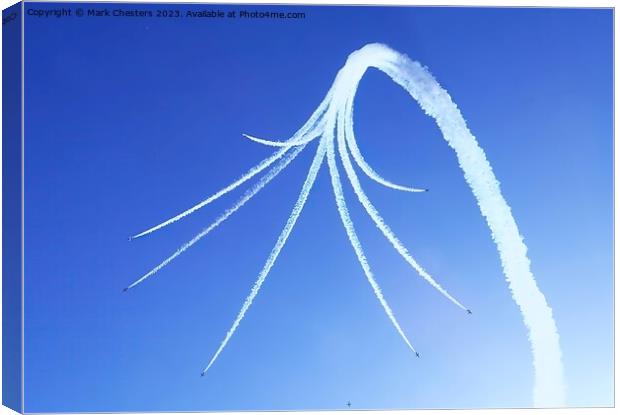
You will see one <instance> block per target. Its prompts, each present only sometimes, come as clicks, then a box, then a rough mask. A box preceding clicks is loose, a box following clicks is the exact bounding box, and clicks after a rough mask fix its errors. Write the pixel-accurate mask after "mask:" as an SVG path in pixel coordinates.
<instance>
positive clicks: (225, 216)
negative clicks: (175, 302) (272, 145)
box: [125, 146, 304, 291]
mask: <svg viewBox="0 0 620 415" xmlns="http://www.w3.org/2000/svg"><path fill="white" fill-rule="evenodd" d="M303 149H304V147H303V146H301V147H297V148H294V149H293V150H291V152H290V153H289V154H287V155H286V156H284V158H282V160H281V161H280V162H279V163H278V164H277V165H276V166H275V167H273V168H272V169H271V170H269V172H267V174H265V175H264V176H263V177H261V179H260V180H259V181H258V182H257V183H256V184H255V185H254V186H253V187H252V188H250V189H249V190H248V191H247V192H246V193H245V194H244V195H243V196H242V197H241V198H240V199H239V200H238V201H237V202H236V203H235V204H234V205H233V206H231V207H230V208H228V209H226V211H224V213H222V214H221V215H220V216H219V217H218V218H217V219H216V220H215V221H213V223H212V224H211V225H209V226H208V227H206V228H205V229H203V230H202V231H201V232H200V233H199V234H197V235H196V236H194V237H193V238H192V239H190V240H189V241H187V242H186V243H184V244H183V245H181V247H179V248H178V249H177V250H176V251H175V252H174V253H173V254H172V255H170V256H169V257H168V258H166V259H164V260H163V261H162V262H160V263H159V264H158V265H157V266H156V267H155V268H153V269H151V270H150V271H149V272H147V273H146V274H144V275H143V276H142V277H140V278H139V279H137V280H136V281H134V282H133V283H131V284H130V285H128V286H127V288H125V291H127V290H129V289H131V288H133V287H135V286H136V285H138V284H140V283H142V282H143V281H144V280H146V279H147V278H149V277H151V276H153V275H155V274H156V273H158V272H159V271H160V270H161V269H162V268H164V267H165V266H166V265H168V264H169V263H170V262H172V261H173V260H174V259H175V258H176V257H178V256H179V255H181V254H182V253H183V252H185V251H186V250H188V249H189V248H190V247H191V246H192V245H194V244H195V243H196V242H198V241H199V240H200V239H202V238H203V237H205V236H207V235H208V234H209V233H210V232H211V231H212V230H214V229H215V228H217V227H218V226H219V225H220V224H221V223H222V222H224V221H225V220H226V219H228V218H229V217H230V216H231V215H232V214H233V213H235V212H236V211H237V210H239V209H241V207H242V206H243V205H245V204H246V202H247V201H249V200H250V199H252V198H253V197H254V196H255V195H256V194H257V193H258V192H260V191H261V190H262V189H263V188H264V187H265V186H267V184H269V182H270V181H271V180H273V179H274V178H275V177H276V176H277V175H278V174H280V172H281V171H282V170H284V169H285V168H286V166H288V165H289V164H290V162H291V161H293V160H294V159H295V157H297V155H298V154H299V153H301V151H302V150H303Z"/></svg>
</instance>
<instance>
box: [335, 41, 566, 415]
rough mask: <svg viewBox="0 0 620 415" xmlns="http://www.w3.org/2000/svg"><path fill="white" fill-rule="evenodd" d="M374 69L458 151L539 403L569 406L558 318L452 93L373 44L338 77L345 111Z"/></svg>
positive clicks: (402, 58)
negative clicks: (513, 309) (519, 322)
mask: <svg viewBox="0 0 620 415" xmlns="http://www.w3.org/2000/svg"><path fill="white" fill-rule="evenodd" d="M369 67H375V68H377V69H379V70H380V71H382V72H384V73H386V74H387V75H388V76H390V78H392V80H394V82H396V83H397V84H398V85H400V86H401V87H403V88H404V89H405V90H406V91H407V92H408V93H409V94H410V95H411V97H412V98H414V99H415V100H416V101H417V102H418V103H419V105H420V106H421V108H422V109H423V110H424V112H426V114H428V115H430V116H431V117H433V118H434V119H435V121H436V123H437V125H438V126H439V129H440V130H441V132H442V135H443V137H444V139H445V140H446V142H447V143H448V145H449V146H450V147H451V148H452V149H453V150H454V151H455V152H456V156H457V159H458V163H459V166H460V167H461V169H462V170H463V173H464V176H465V181H466V182H467V184H468V185H469V187H470V188H471V190H472V192H473V194H474V196H475V197H476V200H477V202H478V206H479V208H480V212H481V213H482V216H484V218H485V219H486V222H487V224H488V226H489V228H490V230H491V236H492V238H493V240H494V242H495V244H496V246H497V249H498V251H499V255H500V259H501V263H502V267H503V270H504V275H505V277H506V280H507V282H508V287H509V289H510V291H511V293H512V297H513V299H514V301H515V302H516V304H517V305H518V306H519V309H520V310H521V314H522V316H523V321H524V323H525V326H526V327H527V329H528V331H529V340H530V345H531V348H532V354H533V364H534V371H535V382H534V404H535V405H536V406H540V407H550V406H562V405H564V399H565V396H564V394H565V390H564V375H563V365H562V353H561V350H560V342H559V335H558V331H557V327H556V324H555V320H554V319H553V313H552V310H551V308H550V307H549V305H548V304H547V301H546V300H545V297H544V295H543V294H542V292H541V291H540V290H539V289H538V286H537V284H536V280H535V279H534V276H533V274H532V272H531V270H530V261H529V259H528V257H527V247H526V246H525V244H524V243H523V238H522V237H521V235H520V234H519V229H518V228H517V224H516V222H515V220H514V218H513V216H512V214H511V210H510V207H509V206H508V204H507V203H506V201H505V199H504V198H503V196H502V194H501V191H500V186H499V182H498V181H497V179H496V178H495V175H494V174H493V169H492V168H491V165H490V164H489V162H488V160H487V158H486V156H485V154H484V151H483V150H482V149H481V148H480V146H479V145H478V142H477V141H476V138H475V137H474V136H473V135H472V134H471V132H470V131H469V129H468V128H467V124H466V122H465V120H464V119H463V116H462V115H461V113H460V111H459V109H458V108H457V106H456V104H454V102H453V101H452V99H451V97H450V95H449V94H448V92H447V91H446V90H444V89H443V88H442V87H441V86H440V85H439V83H438V82H437V81H436V80H435V78H433V76H432V75H431V74H430V73H429V72H428V71H427V70H426V69H425V68H424V67H422V65H420V64H419V63H418V62H414V61H412V60H410V59H409V58H408V57H407V56H406V55H402V54H399V53H398V52H396V51H394V50H392V49H391V48H389V47H388V46H386V45H382V44H369V45H366V46H364V47H363V48H361V49H359V50H357V51H355V52H353V53H352V54H351V55H350V56H349V58H348V59H347V62H346V64H345V66H344V67H343V69H342V70H341V73H339V76H341V79H340V81H341V82H342V85H341V88H340V89H338V90H337V91H336V92H335V93H334V96H335V97H336V98H338V101H339V105H340V106H341V107H342V106H343V105H344V104H345V103H346V100H347V99H348V98H349V97H352V96H354V94H355V91H356V89H357V84H358V83H359V80H360V79H361V77H362V76H363V75H364V73H365V71H366V70H367V69H368V68H369ZM336 82H338V80H337V81H336Z"/></svg>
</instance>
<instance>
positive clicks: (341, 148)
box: [337, 94, 469, 311]
mask: <svg viewBox="0 0 620 415" xmlns="http://www.w3.org/2000/svg"><path fill="white" fill-rule="evenodd" d="M352 95H353V94H351V96H350V97H349V98H348V99H347V100H346V103H345V105H344V108H341V111H340V113H339V117H338V134H337V137H338V152H339V153H340V159H341V160H342V164H343V166H344V170H345V172H346V174H347V177H348V179H349V182H350V183H351V185H352V187H353V190H354V192H355V194H356V195H357V198H358V200H359V201H360V203H361V204H362V206H363V207H364V209H365V210H366V212H367V213H368V215H369V216H370V217H371V219H372V220H373V222H374V223H375V225H377V227H378V228H379V230H380V231H381V233H383V235H384V236H385V237H386V238H387V240H388V241H390V243H391V244H392V246H393V247H394V249H395V250H396V251H397V252H398V253H399V254H400V256H402V257H403V259H404V260H405V261H407V263H408V264H409V265H410V266H411V267H413V269H414V270H416V271H417V273H418V274H419V275H420V276H421V277H422V278H424V280H426V282H428V283H429V284H430V285H431V286H432V287H433V288H435V289H436V290H437V291H439V292H440V293H441V294H442V295H443V296H444V297H446V298H447V299H448V300H450V301H452V303H454V304H455V305H456V306H458V307H459V308H461V309H462V310H464V311H469V309H468V308H466V307H465V306H463V305H462V304H461V303H460V302H459V301H458V300H457V299H456V298H454V297H453V296H452V295H450V294H449V293H448V292H447V291H446V290H445V289H444V288H443V287H442V286H441V285H439V283H437V282H436V281H435V279H434V278H433V277H432V276H431V275H430V274H429V273H428V272H426V270H424V268H422V266H420V265H419V264H418V263H417V261H416V260H415V259H414V258H413V257H412V256H411V254H410V253H409V251H408V250H407V248H406V247H405V246H404V245H403V244H402V242H401V241H400V240H399V239H398V237H397V236H396V234H394V232H393V231H392V230H391V229H390V227H389V226H388V225H387V224H386V223H385V221H384V220H383V217H382V216H381V215H380V214H379V212H378V211H377V209H376V208H375V206H374V205H373V204H372V202H371V201H370V199H368V197H367V196H366V193H365V192H364V190H363V189H362V186H361V184H360V182H359V179H358V177H357V174H356V173H355V170H354V169H353V164H352V163H351V159H350V158H349V154H348V151H347V147H346V143H345V140H346V138H345V137H347V138H349V137H350V134H352V133H353V127H352V125H351V120H352V119H353V96H352ZM352 141H355V140H352Z"/></svg>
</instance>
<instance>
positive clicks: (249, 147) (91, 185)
mask: <svg viewBox="0 0 620 415" xmlns="http://www.w3.org/2000/svg"><path fill="white" fill-rule="evenodd" d="M30 7H32V8H38V9H44V8H54V7H58V5H50V4H41V3H29V4H27V5H26V8H30ZM65 7H71V8H73V9H75V8H76V7H78V5H71V6H69V5H65ZM84 7H95V6H94V5H92V4H89V5H87V6H84ZM107 7H108V8H114V7H124V8H127V9H134V8H137V9H147V8H149V7H148V6H144V5H133V6H128V7H127V6H117V5H112V4H108V5H107ZM158 7H164V6H158ZM155 8H157V7H154V8H151V9H155ZM171 8H174V9H179V10H181V11H185V10H188V9H189V10H201V9H209V8H219V9H221V10H224V11H230V10H240V9H249V10H257V9H262V10H278V11H280V10H283V11H304V12H305V13H306V19H304V20H212V19H194V20H192V19H155V18H151V19H147V18H124V19H123V18H107V19H95V18H82V19H79V18H62V19H57V18H48V19H43V18H36V17H26V34H25V42H26V55H25V59H26V72H25V76H26V95H25V100H26V101H25V102H26V143H25V150H26V161H25V163H26V164H25V166H26V167H25V168H26V176H25V179H26V182H25V186H26V207H25V209H26V210H25V213H26V224H25V226H26V228H25V229H26V237H25V248H26V256H25V260H26V270H25V272H26V279H25V284H26V285H25V287H26V296H25V307H26V309H25V318H26V326H25V342H26V344H25V359H26V360H25V409H26V411H28V412H33V411H35V412H44V411H54V412H59V411H134V410H147V411H161V410H245V409H344V408H345V403H346V402H347V401H349V400H350V401H351V403H352V405H353V408H357V409H361V408H373V409H377V408H471V407H474V408H479V407H528V406H531V404H532V387H533V368H532V363H531V359H532V357H531V353H530V350H529V343H528V340H527V333H526V329H525V327H524V325H523V323H522V320H521V316H520V314H519V311H518V308H517V306H516V305H515V304H514V302H513V300H512V298H511V297H510V293H509V291H508V288H507V284H506V282H505V280H504V276H503V273H502V270H501V267H500V262H499V257H498V254H497V251H496V248H495V246H494V244H493V242H492V240H491V238H490V234H489V230H488V228H487V226H486V224H485V222H484V220H483V218H482V217H481V215H480V213H479V210H478V208H477V206H476V203H475V199H474V197H473V195H472V194H471V191H470V190H469V188H468V187H467V185H466V184H465V181H464V179H463V176H462V173H461V171H460V170H459V168H458V165H457V162H456V158H455V155H454V153H453V151H452V150H451V149H450V148H449V147H448V146H447V145H446V143H445V141H444V140H443V139H442V137H441V135H440V132H439V130H438V129H437V128H436V126H435V125H434V123H433V121H432V119H430V118H428V117H426V116H425V115H424V114H423V113H422V111H421V110H420V109H419V107H418V106H417V104H416V103H415V102H414V101H412V100H411V98H410V97H409V96H408V95H407V94H406V93H405V92H404V91H403V90H401V89H400V88H399V87H398V86H397V85H395V84H393V83H392V82H391V81H390V80H389V78H387V77H386V76H385V75H383V74H381V73H379V72H378V71H376V70H370V71H369V72H368V73H367V74H366V76H365V77H364V78H363V80H362V82H361V84H360V88H359V91H358V95H357V98H356V113H355V121H356V125H355V128H356V133H357V137H358V142H359V145H360V147H361V149H362V152H363V153H364V154H365V155H366V158H367V160H368V161H369V162H370V163H371V165H372V166H374V167H375V169H376V170H377V171H379V172H381V173H382V174H383V175H384V176H385V177H387V178H389V179H392V180H394V181H397V182H399V183H403V184H411V185H417V186H423V187H428V188H430V189H431V191H430V192H428V193H426V194H405V193H399V192H394V191H390V190H388V189H385V188H383V187H381V186H378V185H376V184H375V183H373V182H370V181H368V180H366V179H364V180H363V182H362V183H363V185H364V186H365V188H366V190H367V192H368V194H369V196H370V197H371V198H372V199H373V200H374V201H375V203H376V206H377V207H378V208H379V209H380V211H381V212H382V213H383V215H384V217H385V219H386V221H387V222H388V223H389V224H390V225H391V226H392V228H393V229H394V230H395V231H396V232H397V234H398V235H399V237H400V238H401V239H402V241H403V242H404V243H405V244H406V245H407V246H408V247H409V248H410V250H411V252H412V253H413V254H414V256H415V257H416V258H417V259H418V260H419V261H420V263H421V264H422V265H423V266H425V267H426V268H427V269H428V270H429V272H430V273H431V274H432V275H434V276H435V277H436V278H437V279H438V280H439V281H440V282H441V283H442V284H443V285H444V286H445V287H446V288H447V289H448V290H449V291H450V292H452V293H453V294H454V295H455V296H456V297H458V298H459V299H460V300H462V302H464V303H465V304H466V305H467V306H468V307H470V308H471V309H472V310H473V311H474V314H473V315H472V316H468V315H467V314H465V313H464V312H463V311H461V310H459V309H458V308H456V307H455V306H453V305H452V304H451V303H449V302H448V301H447V300H445V299H444V298H443V297H441V296H440V295H439V294H437V293H436V292H435V291H434V290H433V289H432V288H431V287H430V286H428V285H427V284H425V283H424V282H423V281H422V280H421V279H420V278H419V277H418V276H417V275H416V273H415V272H414V271H413V270H411V269H409V268H408V266H407V264H406V263H405V262H404V261H403V260H402V259H401V258H400V257H399V256H398V255H397V254H396V253H395V252H394V251H393V249H392V248H391V246H390V245H389V243H388V242H387V241H386V240H385V239H384V238H383V237H382V235H381V234H380V233H379V232H378V230H377V229H376V228H375V226H374V224H372V222H371V221H370V219H369V218H368V217H367V215H366V214H365V212H364V211H363V209H361V206H360V205H359V203H357V201H356V200H355V197H354V195H353V192H352V191H351V189H350V187H349V186H345V188H346V193H347V197H348V200H349V206H350V209H351V213H352V217H353V219H354V220H355V222H356V225H357V228H358V231H359V235H360V238H361V241H362V243H363V244H364V247H365V249H366V252H367V255H368V257H369V260H370V263H371V266H372V267H373V269H374V271H375V273H376V275H377V279H378V281H379V283H380V284H381V285H382V287H383V289H384V293H385V296H386V298H387V300H388V301H389V302H390V303H391V305H392V307H393V309H394V311H395V314H396V316H397V317H398V318H399V320H400V322H401V324H402V326H403V328H404V330H405V332H406V333H407V334H408V335H409V337H410V338H411V340H412V342H413V344H414V345H415V346H416V348H417V349H419V351H420V353H421V355H422V358H421V359H416V358H415V356H413V355H412V353H411V352H410V351H409V350H408V349H407V347H406V346H405V344H404V343H403V342H402V340H401V339H400V337H399V336H398V334H397V333H396V332H395V330H394V329H393V327H392V326H391V325H390V323H389V320H388V319H387V317H386V316H385V314H384V313H383V310H382V309H381V307H380V305H379V303H378V301H377V300H376V298H375V297H374V295H373V292H372V290H371V288H370V286H369V285H368V283H367V282H366V280H365V277H364V275H363V273H362V270H361V268H360V266H359V264H358V263H357V260H356V257H355V255H354V253H353V251H352V249H351V247H350V245H349V243H348V240H347V237H346V234H345V232H344V229H343V227H342V225H341V222H340V219H339V217H338V213H337V210H336V206H335V202H334V200H333V194H332V189H331V187H330V183H329V177H328V175H327V173H326V170H325V168H324V169H323V170H322V171H321V173H320V175H319V177H318V180H317V183H316V185H315V187H314V189H313V190H312V192H311V195H310V198H309V201H308V204H307V205H306V208H305V209H304V211H303V214H302V216H301V218H300V220H299V223H298V225H297V227H296V228H295V229H294V231H293V234H292V235H291V238H290V240H289V242H288V244H287V245H286V246H285V248H284V250H283V252H282V254H281V256H280V258H279V259H278V261H277V263H276V265H275V267H274V268H273V270H272V272H271V274H270V275H269V278H268V279H267V281H266V283H265V284H264V286H263V290H262V291H261V292H260V294H259V295H258V297H257V298H256V301H255V303H254V305H253V307H252V308H251V309H250V311H249V312H248V314H247V317H246V319H245V320H244V321H243V322H242V324H241V326H240V328H239V330H238V332H237V334H236V335H235V336H234V337H233V339H232V340H231V342H230V343H229V346H228V347H227V348H226V349H225V350H224V352H223V353H222V354H221V356H220V359H219V360H218V361H217V362H216V364H215V365H214V366H213V368H212V369H211V371H210V372H209V373H208V376H206V377H205V378H201V377H200V376H199V375H200V371H201V370H202V369H203V368H204V366H205V365H206V364H207V363H208V361H209V359H210V358H211V356H212V354H213V352H215V350H216V349H217V347H218V345H219V344H220V341H221V340H222V339H223V336H224V334H225V333H226V331H227V330H228V328H229V327H230V324H231V323H232V321H233V319H234V317H235V316H236V313H237V312H238V310H239V308H240V306H241V303H242V302H243V300H244V298H245V296H246V295H247V294H248V292H249V290H250V287H251V285H252V284H253V282H254V280H255V278H256V276H257V274H258V272H259V271H260V269H261V267H262V266H263V264H264V261H265V259H266V257H267V255H268V254H269V252H270V250H271V247H272V246H273V244H274V242H275V240H276V238H277V236H278V234H279V232H280V229H281V227H282V226H283V225H284V223H285V221H286V218H287V216H288V214H289V212H290V210H291V208H292V206H293V203H294V201H295V199H296V197H297V194H298V192H299V190H300V188H301V184H302V182H303V179H304V176H305V174H306V172H307V169H308V166H309V163H310V160H311V157H312V153H313V148H308V149H307V150H306V151H304V153H303V154H302V156H300V157H299V158H298V159H297V160H296V161H295V162H294V163H293V164H292V165H291V166H290V167H289V169H287V171H286V172H285V173H283V174H282V175H281V176H279V177H278V178H277V179H276V180H274V181H273V182H272V183H271V184H270V185H269V187H268V188H266V189H265V190H264V191H263V192H262V193H260V194H259V195H258V196H257V197H256V198H255V199H254V200H252V201H251V202H250V203H249V204H248V205H246V207H244V208H243V209H242V210H241V211H239V212H238V214H236V215H235V216H234V217H232V218H231V219H230V220H229V221H228V222H226V223H225V224H224V225H222V226H221V227H220V228H218V229H217V231H215V232H214V233H212V234H211V235H210V236H209V237H208V238H206V239H204V240H202V241H201V242H200V243H199V244H197V245H196V246H194V247H193V248H192V249H191V250H190V251H188V252H187V253H186V254H184V255H183V256H182V257H180V258H179V259H178V260H177V261H175V262H174V263H173V264H171V265H170V266H169V267H168V268H166V269H165V270H163V271H162V272H160V273H159V274H158V275H157V276H156V277H154V278H152V279H151V280H149V281H147V282H146V283H144V284H143V285H142V286H140V287H138V288H136V289H135V290H132V291H130V292H129V293H126V294H123V293H122V292H121V290H122V288H123V287H125V286H126V285H127V284H128V283H130V282H132V281H133V280H135V279H136V278H137V277H139V276H140V275H142V274H143V273H144V272H145V271H147V270H149V269H150V268H151V267H152V266H154V265H156V264H157V263H158V262H159V261H160V260H162V259H163V258H164V257H165V256H167V255H169V254H170V253H171V252H173V251H174V250H175V249H176V248H177V247H178V246H179V245H181V244H182V243H183V242H184V241H186V240H187V239H189V238H190V237H192V236H193V235H194V234H195V233H197V232H198V231H199V230H200V229H201V228H202V227H204V226H206V225H207V224H209V223H210V222H211V221H212V220H213V219H214V218H215V217H216V216H217V215H218V214H219V213H220V212H221V211H222V210H223V209H225V208H226V207H227V206H229V205H230V204H231V203H232V202H233V201H235V200H236V197H237V195H230V196H228V197H226V198H222V199H221V200H218V201H217V202H216V203H214V204H213V205H211V206H209V207H207V208H204V209H203V210H201V211H199V212H198V213H196V214H194V215H193V216H191V217H189V218H187V219H185V220H183V221H182V222H178V223H177V224H175V225H174V226H170V227H169V228H167V229H165V230H162V231H160V232H158V233H157V234H153V235H151V236H149V237H148V238H144V239H142V240H138V241H134V242H128V241H127V237H128V236H129V235H130V234H132V233H135V232H138V231H141V230H143V229H145V228H146V227H149V226H151V225H153V224H156V223H158V222H160V221H161V220H163V219H166V218H167V217H169V216H171V215H173V214H176V213H178V212H179V211H181V210H183V209H185V208H187V207H189V206H192V205H193V204H194V203H196V202H197V201H199V200H202V198H204V197H206V196H208V195H210V194H212V193H213V192H215V191H216V190H218V189H219V188H221V187H222V186H224V185H226V184H228V183H229V182H231V181H232V180H234V179H235V178H237V177H238V176H239V175H241V174H242V173H243V172H244V171H246V170H247V169H248V168H250V167H251V166H253V165H254V164H256V163H257V162H259V161H260V160H262V159H263V158H265V157H266V156H267V155H269V154H271V151H272V149H269V148H266V147H263V146H261V145H258V144H255V143H251V142H248V141H247V140H245V139H244V138H243V137H242V136H241V133H243V132H247V133H250V134H255V135H258V136H262V137H270V138H274V139H284V138H286V137H288V136H289V135H290V134H292V133H293V132H294V131H295V130H296V129H297V128H298V127H299V126H301V125H302V123H303V122H304V121H305V119H306V118H307V117H308V116H309V115H310V114H311V112H312V111H313V110H314V108H315V107H316V106H317V105H318V103H319V102H320V101H321V99H322V97H323V96H324V94H325V92H326V91H327V89H328V88H329V86H330V85H331V83H332V81H333V78H334V76H335V74H336V72H337V70H338V69H339V68H340V67H341V66H342V65H343V64H344V61H345V59H346V57H347V55H348V54H349V53H351V52H352V51H354V50H356V49H358V48H360V47H361V46H363V45H364V44H366V43H369V42H383V43H386V44H388V45H390V46H392V47H393V48H395V49H396V50H399V51H402V52H404V53H407V54H408V55H409V56H411V57H412V58H413V59H416V60H419V61H420V62H422V63H423V64H424V65H427V66H428V67H429V69H430V70H431V72H432V73H433V74H434V75H435V76H436V77H437V79H438V80H439V82H440V83H441V84H442V85H443V86H444V87H445V88H446V89H447V90H448V91H449V93H450V94H451V96H452V97H453V99H454V100H455V102H456V103H457V105H458V106H459V107H460V108H461V110H462V113H463V115H464V117H465V119H466V120H467V121H468V125H469V127H470V128H471V130H472V132H473V133H474V135H475V136H476V137H477V138H478V140H479V143H480V145H481V146H482V147H483V148H484V150H485V152H486V154H487V156H488V159H489V160H490V162H491V164H492V166H493V168H494V171H495V173H496V175H497V177H498V179H499V180H500V181H501V184H502V191H503V194H504V196H505V198H506V200H507V201H508V203H509V204H510V205H511V206H512V209H513V213H514V215H515V218H516V220H517V223H518V225H519V227H520V230H521V232H522V234H523V235H524V237H525V241H526V244H527V245H528V247H529V255H530V259H531V261H532V270H533V272H534V274H535V276H536V278H537V280H538V283H539V286H540V288H541V290H542V292H543V293H544V294H545V296H546V298H547V300H548V302H549V304H550V305H551V306H552V308H553V310H554V315H555V317H556V320H557V325H558V328H559V332H560V336H561V346H562V349H563V354H564V363H565V369H566V380H567V386H568V390H567V393H568V395H567V396H568V398H567V403H568V405H570V406H610V405H613V393H612V392H613V369H612V368H613V343H612V341H613V340H612V332H613V326H612V323H613V322H612V318H613V317H612V308H613V294H612V286H613V271H612V146H613V140H612V120H613V119H612V64H613V63H612V29H613V28H612V24H613V23H612V17H613V16H612V11H611V10H566V9H554V10H547V9H485V8H471V9H466V8H454V9H453V8H398V7H392V8H375V7H355V8H354V7H302V6H298V7H293V6H291V7H261V8H259V7H256V6H251V7H250V6H248V7H243V6H221V7H217V6H213V7H210V6H200V5H192V6H181V5H174V6H171ZM312 147H314V146H312ZM324 167H325V166H324ZM241 192H242V191H241V190H240V191H239V192H238V193H239V194H241Z"/></svg>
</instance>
